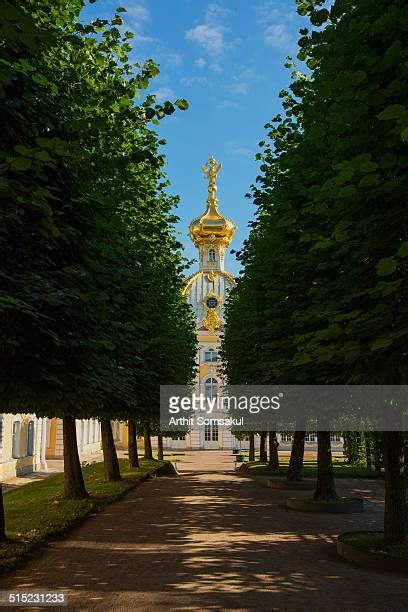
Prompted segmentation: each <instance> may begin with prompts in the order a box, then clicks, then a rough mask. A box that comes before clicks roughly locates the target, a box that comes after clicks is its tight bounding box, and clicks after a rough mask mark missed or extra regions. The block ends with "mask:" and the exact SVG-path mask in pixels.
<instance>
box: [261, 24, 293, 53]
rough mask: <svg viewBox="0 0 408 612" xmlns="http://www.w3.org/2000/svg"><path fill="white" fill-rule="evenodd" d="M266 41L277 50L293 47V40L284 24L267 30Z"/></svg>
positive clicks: (271, 26)
mask: <svg viewBox="0 0 408 612" xmlns="http://www.w3.org/2000/svg"><path fill="white" fill-rule="evenodd" d="M264 41H265V44H267V45H268V46H270V47H275V48H276V49H288V48H289V47H292V46H293V42H294V41H293V38H292V36H291V35H290V34H289V32H288V31H287V29H286V27H285V26H284V25H283V24H273V25H270V26H268V27H267V28H266V30H265V32H264Z"/></svg>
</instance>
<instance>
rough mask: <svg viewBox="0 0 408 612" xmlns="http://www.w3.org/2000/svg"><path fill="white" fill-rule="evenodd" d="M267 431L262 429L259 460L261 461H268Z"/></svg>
mask: <svg viewBox="0 0 408 612" xmlns="http://www.w3.org/2000/svg"><path fill="white" fill-rule="evenodd" d="M267 435H268V434H267V432H266V431H261V433H260V437H261V440H260V445H259V461H260V462H261V463H266V462H267V461H268V456H267V454H266V436H267Z"/></svg>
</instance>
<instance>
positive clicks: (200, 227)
mask: <svg viewBox="0 0 408 612" xmlns="http://www.w3.org/2000/svg"><path fill="white" fill-rule="evenodd" d="M221 167H222V166H221V164H219V163H218V162H217V161H216V159H215V158H214V157H210V159H209V161H208V162H207V163H206V165H205V166H202V169H203V172H204V173H205V175H206V176H205V178H207V179H208V197H207V208H206V210H205V212H204V213H203V214H202V215H201V217H198V218H197V219H193V221H192V222H191V223H190V238H191V240H192V241H193V242H194V244H195V246H197V247H198V246H199V245H200V244H202V243H203V242H208V241H215V240H219V242H221V244H222V245H223V246H224V247H227V246H228V245H229V244H230V242H231V240H232V239H233V237H234V234H235V230H236V229H237V226H236V225H235V223H234V222H233V221H231V219H228V218H227V217H224V215H222V214H221V212H220V210H219V208H218V200H217V195H216V194H217V185H216V180H217V175H218V173H219V171H220V170H221Z"/></svg>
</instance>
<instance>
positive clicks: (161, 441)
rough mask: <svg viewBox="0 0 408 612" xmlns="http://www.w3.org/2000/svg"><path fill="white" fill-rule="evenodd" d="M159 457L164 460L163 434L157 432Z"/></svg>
mask: <svg viewBox="0 0 408 612" xmlns="http://www.w3.org/2000/svg"><path fill="white" fill-rule="evenodd" d="M157 458H158V460H159V461H163V436H162V435H161V434H157Z"/></svg>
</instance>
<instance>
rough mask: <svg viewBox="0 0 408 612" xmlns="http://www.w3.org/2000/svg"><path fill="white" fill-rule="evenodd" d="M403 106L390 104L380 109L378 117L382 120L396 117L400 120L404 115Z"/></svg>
mask: <svg viewBox="0 0 408 612" xmlns="http://www.w3.org/2000/svg"><path fill="white" fill-rule="evenodd" d="M405 112H406V110H405V106H403V105H402V104H390V105H389V106H387V108H386V109H384V110H383V111H382V113H380V114H379V115H377V117H378V119H381V120H382V121H387V120H389V119H398V120H402V118H403V117H404V115H405Z"/></svg>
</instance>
